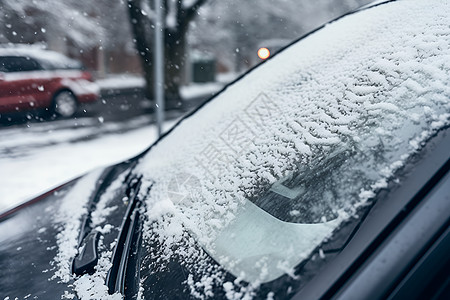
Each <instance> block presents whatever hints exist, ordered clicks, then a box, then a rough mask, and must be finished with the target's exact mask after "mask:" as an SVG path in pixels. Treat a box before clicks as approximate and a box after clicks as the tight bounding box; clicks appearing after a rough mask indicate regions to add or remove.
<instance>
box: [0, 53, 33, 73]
mask: <svg viewBox="0 0 450 300" xmlns="http://www.w3.org/2000/svg"><path fill="white" fill-rule="evenodd" d="M36 70H42V67H41V66H40V65H39V63H38V62H37V61H35V60H34V59H32V58H29V57H19V56H3V57H0V71H1V72H26V71H36Z"/></svg>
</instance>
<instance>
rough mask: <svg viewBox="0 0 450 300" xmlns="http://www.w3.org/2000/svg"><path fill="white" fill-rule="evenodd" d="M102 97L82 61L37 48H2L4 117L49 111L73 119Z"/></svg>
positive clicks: (0, 77)
mask: <svg viewBox="0 0 450 300" xmlns="http://www.w3.org/2000/svg"><path fill="white" fill-rule="evenodd" d="M98 97H99V88H98V86H97V85H96V84H95V83H94V82H93V79H92V75H91V73H90V72H88V71H87V70H85V69H84V68H83V65H82V64H81V63H80V62H78V61H76V60H73V59H70V58H68V57H66V56H64V55H62V54H60V53H57V52H54V51H49V50H43V49H40V48H37V47H33V46H28V47H25V46H16V47H7V48H0V114H5V113H17V112H19V113H24V112H29V111H36V110H46V111H48V112H50V113H54V114H56V115H59V116H62V117H71V116H73V115H74V114H75V113H76V111H77V108H78V105H79V104H81V103H91V102H94V101H96V100H97V99H98Z"/></svg>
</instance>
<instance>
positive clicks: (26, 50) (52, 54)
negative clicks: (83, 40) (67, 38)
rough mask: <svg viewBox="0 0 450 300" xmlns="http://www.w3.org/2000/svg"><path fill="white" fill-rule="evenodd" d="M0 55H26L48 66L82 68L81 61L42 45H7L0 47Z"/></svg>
mask: <svg viewBox="0 0 450 300" xmlns="http://www.w3.org/2000/svg"><path fill="white" fill-rule="evenodd" d="M0 56H25V57H30V58H34V59H36V60H38V61H40V62H42V63H44V64H46V65H47V67H57V68H61V67H63V68H80V67H81V64H80V62H79V61H77V60H74V59H71V58H69V57H67V56H65V55H63V54H61V53H59V52H56V51H52V50H47V49H45V48H44V47H43V46H42V45H20V44H18V45H7V46H6V47H5V48H1V47H0Z"/></svg>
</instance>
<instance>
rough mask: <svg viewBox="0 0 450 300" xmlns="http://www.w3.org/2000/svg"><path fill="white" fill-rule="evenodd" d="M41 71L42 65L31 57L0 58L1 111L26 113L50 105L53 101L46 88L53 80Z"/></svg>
mask: <svg viewBox="0 0 450 300" xmlns="http://www.w3.org/2000/svg"><path fill="white" fill-rule="evenodd" d="M41 70H42V67H41V65H40V64H39V63H38V62H37V61H36V60H34V59H32V58H30V57H25V56H3V57H0V71H2V72H3V73H2V76H1V80H0V99H1V102H0V111H3V112H16V111H26V110H30V109H33V108H39V107H44V106H47V105H49V102H50V100H51V99H50V97H49V95H48V93H47V92H46V91H45V86H46V84H47V83H48V82H49V81H50V80H51V78H50V77H49V76H48V74H45V73H42V72H41Z"/></svg>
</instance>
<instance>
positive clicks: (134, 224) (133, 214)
mask: <svg viewBox="0 0 450 300" xmlns="http://www.w3.org/2000/svg"><path fill="white" fill-rule="evenodd" d="M140 186H141V180H140V178H133V179H132V180H131V181H130V184H129V188H128V189H127V196H128V199H129V203H128V207H127V210H126V213H125V215H124V218H123V220H122V225H121V226H120V232H119V235H118V237H117V244H116V247H115V249H114V253H113V257H112V267H111V269H110V270H109V272H108V276H107V278H106V285H107V286H108V291H109V293H111V294H113V293H116V292H119V293H121V294H124V293H125V286H126V274H127V270H128V267H129V265H128V262H129V258H130V254H131V252H132V251H131V249H132V248H133V245H135V244H137V243H136V242H137V241H138V240H139V239H140V233H141V230H138V229H139V227H140V212H139V208H140V207H141V200H140V199H139V197H138V194H139V188H140Z"/></svg>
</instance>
